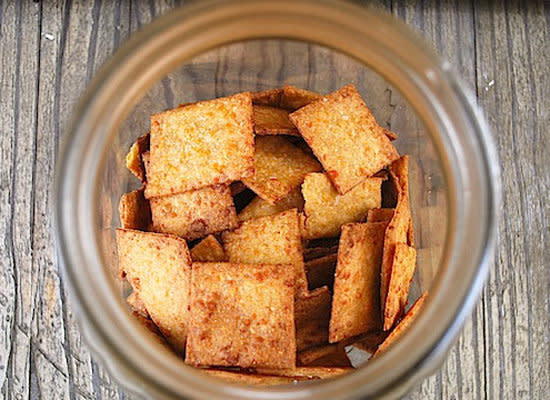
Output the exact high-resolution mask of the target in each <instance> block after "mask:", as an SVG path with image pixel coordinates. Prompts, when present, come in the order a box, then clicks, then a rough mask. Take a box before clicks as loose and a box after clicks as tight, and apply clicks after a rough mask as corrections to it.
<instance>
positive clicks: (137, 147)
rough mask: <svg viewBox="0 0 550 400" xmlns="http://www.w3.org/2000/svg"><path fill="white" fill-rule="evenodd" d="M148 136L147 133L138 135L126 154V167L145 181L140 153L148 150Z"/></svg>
mask: <svg viewBox="0 0 550 400" xmlns="http://www.w3.org/2000/svg"><path fill="white" fill-rule="evenodd" d="M149 137H150V136H149V133H146V134H145V135H143V136H140V137H138V138H137V140H136V141H135V142H134V144H132V147H130V151H129V152H128V154H127V155H126V168H128V169H129V170H130V172H131V173H132V174H134V175H135V176H136V177H137V178H138V179H139V180H140V181H142V182H145V170H144V167H143V160H142V155H143V153H145V152H146V151H149Z"/></svg>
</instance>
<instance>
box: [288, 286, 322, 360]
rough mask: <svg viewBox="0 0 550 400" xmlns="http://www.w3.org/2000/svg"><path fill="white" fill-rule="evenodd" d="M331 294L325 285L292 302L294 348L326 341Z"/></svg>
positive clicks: (298, 349)
mask: <svg viewBox="0 0 550 400" xmlns="http://www.w3.org/2000/svg"><path fill="white" fill-rule="evenodd" d="M330 303H331V295H330V291H329V290H328V288H327V287H326V286H323V287H321V288H318V289H315V290H312V291H311V292H308V293H305V294H302V295H300V296H298V297H297V298H296V301H295V303H294V319H295V323H296V350H297V351H302V350H305V349H307V348H310V347H312V346H317V345H319V344H324V343H328V323H329V320H330Z"/></svg>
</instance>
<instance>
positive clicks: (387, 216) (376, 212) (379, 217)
mask: <svg viewBox="0 0 550 400" xmlns="http://www.w3.org/2000/svg"><path fill="white" fill-rule="evenodd" d="M393 212H394V209H393V208H373V209H371V210H369V211H368V212H367V222H390V220H391V219H392V217H393Z"/></svg>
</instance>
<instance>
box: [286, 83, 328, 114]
mask: <svg viewBox="0 0 550 400" xmlns="http://www.w3.org/2000/svg"><path fill="white" fill-rule="evenodd" d="M322 97H323V95H321V94H319V93H315V92H312V91H310V90H306V89H300V88H297V87H295V86H285V87H284V88H283V93H282V95H281V102H280V105H281V107H282V108H286V109H287V110H292V111H294V110H297V109H298V108H300V107H303V106H305V105H307V104H309V103H311V102H314V101H316V100H319V99H320V98H322Z"/></svg>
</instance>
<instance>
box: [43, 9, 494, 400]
mask: <svg viewBox="0 0 550 400" xmlns="http://www.w3.org/2000/svg"><path fill="white" fill-rule="evenodd" d="M297 22H299V23H297ZM390 37H391V40H390V39H389V38H390ZM182 38H183V39H184V40H182ZM262 38H263V39H265V38H287V39H294V40H300V41H306V42H312V43H316V44H319V45H322V46H325V47H329V48H332V49H335V50H337V51H338V52H340V53H343V54H346V55H348V56H350V57H353V58H354V59H356V60H358V61H360V62H361V63H362V64H365V65H367V66H369V67H370V68H371V69H373V70H375V71H376V72H378V73H379V74H381V75H382V76H383V77H384V78H386V79H387V80H388V81H389V82H390V83H391V84H393V85H394V86H395V87H397V88H399V89H400V90H401V91H402V93H403V94H404V97H405V98H407V100H408V101H409V103H410V104H411V105H413V107H414V108H415V111H417V113H418V115H419V116H420V117H421V118H422V120H423V121H424V122H425V124H426V128H427V130H428V131H429V133H430V135H431V136H432V139H433V140H434V143H435V145H436V147H437V150H438V152H439V153H440V156H441V157H442V160H441V161H442V165H443V167H444V171H445V174H446V178H447V181H448V183H449V190H450V191H451V192H450V194H449V213H450V214H449V216H450V219H449V221H450V223H449V228H448V233H447V238H446V241H445V243H446V245H445V251H444V256H443V258H442V263H441V267H440V273H439V274H438V277H437V278H436V281H435V282H434V284H433V285H432V287H433V289H431V291H430V295H429V297H428V301H427V302H426V305H425V307H424V311H423V312H422V313H421V314H420V315H419V317H418V318H417V320H416V322H415V324H413V326H412V327H411V328H410V330H409V331H408V333H407V335H404V337H403V338H402V339H400V340H399V341H398V342H397V343H396V344H395V345H394V346H392V348H391V349H390V350H389V351H387V353H385V354H382V355H381V356H380V357H377V358H376V359H374V360H372V362H370V363H369V366H368V370H367V368H361V369H358V370H357V371H355V372H354V373H353V374H348V375H346V376H343V377H341V378H338V379H336V380H330V381H328V382H319V383H313V384H306V385H300V386H294V387H281V388H277V389H273V390H272V391H270V392H265V391H262V392H260V391H258V389H254V388H245V387H239V386H233V385H228V384H223V383H221V382H219V381H216V384H215V385H212V382H213V381H212V378H208V377H205V376H203V375H202V374H199V373H198V372H196V371H193V370H192V369H191V368H189V367H184V366H182V365H181V364H176V357H175V356H174V357H169V356H166V355H165V354H162V352H159V351H158V349H152V348H148V347H147V346H145V348H142V349H141V350H142V351H141V352H140V354H135V353H136V352H132V351H131V349H132V348H134V349H135V348H138V347H136V346H139V345H141V344H143V343H144V341H145V339H144V338H143V337H141V336H140V335H130V332H131V328H132V324H133V322H132V321H131V320H130V318H129V316H128V315H127V312H126V311H125V309H124V307H123V306H122V302H121V301H120V299H116V298H114V297H115V296H113V298H108V296H100V298H97V297H95V296H94V294H95V295H97V294H98V293H101V292H102V290H104V289H102V287H103V288H104V287H105V277H101V276H93V275H90V274H89V273H86V271H93V270H96V269H95V268H91V267H89V266H92V265H95V266H101V265H102V257H101V254H100V251H99V247H98V242H99V237H98V232H97V231H94V229H93V227H94V226H98V224H97V220H96V219H97V216H95V215H93V212H92V210H95V209H97V207H95V206H94V204H97V203H94V202H97V201H98V199H97V193H94V191H93V187H94V185H95V184H96V183H97V179H98V175H97V173H96V174H95V179H93V180H83V179H82V176H83V175H84V174H87V176H89V175H90V173H91V172H90V171H92V173H93V171H96V172H97V171H98V169H99V166H100V164H101V162H102V160H103V158H104V153H105V147H106V144H107V143H108V142H109V139H110V138H112V136H113V135H114V132H115V131H116V127H117V124H120V122H121V120H122V119H123V115H124V113H125V112H127V110H128V108H129V107H130V105H131V104H132V101H133V99H136V98H137V97H138V96H139V94H140V93H143V92H144V91H145V90H146V88H147V87H148V86H150V85H151V84H152V83H153V82H154V81H156V80H157V79H158V78H160V77H162V76H164V75H165V74H166V73H167V72H169V71H170V70H171V69H173V68H174V67H175V66H177V65H179V64H180V63H182V62H184V61H185V60H189V59H191V58H193V57H195V56H197V55H199V54H201V53H204V52H206V51H208V50H210V49H213V48H216V47H220V46H223V45H227V44H229V43H233V42H238V41H243V40H248V39H262ZM366 49H368V53H369V54H373V52H374V53H375V54H377V55H378V56H379V57H378V58H377V59H376V60H375V61H373V60H372V59H370V60H367V59H366V56H365V55H366V54H367V51H366ZM403 49H406V51H404V50H403ZM152 55H156V57H154V58H152V57H151V56H152ZM120 87H124V88H127V90H125V91H120V90H119V88H120ZM65 136H66V137H67V138H68V140H67V142H66V143H65V144H64V148H63V150H62V153H61V157H60V162H59V165H58V171H57V175H56V184H55V185H56V187H55V193H56V201H55V203H54V204H55V230H56V240H57V247H58V252H59V255H60V260H61V262H62V263H63V264H64V273H65V276H66V277H67V279H66V281H67V283H68V284H69V287H70V289H71V290H70V292H71V295H72V297H73V299H75V300H76V302H75V303H76V304H77V306H78V307H79V310H80V312H79V313H78V317H79V318H78V319H79V322H80V323H81V326H82V328H83V329H82V330H81V331H82V333H83V334H84V336H85V337H86V339H87V341H88V342H89V343H90V346H91V347H92V349H93V351H94V353H95V354H96V355H98V356H99V357H100V358H101V359H102V360H103V361H104V363H105V364H106V365H107V368H108V369H109V370H110V371H111V372H112V373H113V374H114V376H115V377H117V379H118V380H119V381H120V382H121V383H122V384H124V385H125V386H128V387H129V388H130V389H131V390H136V389H138V388H139V390H140V391H142V392H143V393H146V394H150V395H151V394H155V396H158V397H160V396H166V397H169V396H172V395H180V396H181V395H185V396H189V397H199V396H201V395H202V396H208V397H213V396H223V397H224V398H259V396H261V398H266V399H268V398H304V397H308V396H315V397H316V398H320V399H322V398H338V397H339V396H340V397H341V396H342V395H345V396H353V395H355V396H357V395H362V396H374V395H381V394H385V395H395V394H400V393H402V392H403V390H406V389H407V388H408V386H409V385H410V384H411V383H412V382H414V381H415V380H416V379H418V378H419V377H422V376H425V375H427V374H428V373H429V372H431V371H432V370H433V369H434V368H436V367H437V366H438V365H439V363H440V362H441V361H442V360H443V357H444V355H445V354H446V351H447V350H448V348H449V346H450V345H451V344H452V343H453V341H454V338H455V337H456V335H457V334H458V331H459V329H460V327H461V326H462V324H463V322H464V320H465V318H466V317H467V316H468V315H469V314H470V313H471V310H472V309H473V307H474V305H475V303H476V301H477V298H478V297H479V295H480V292H481V289H482V287H483V284H484V282H485V280H486V279H487V275H488V270H489V265H490V262H491V258H492V254H493V249H494V244H495V237H496V226H497V217H498V215H497V212H498V209H499V204H500V186H499V182H500V180H499V179H498V177H499V169H498V165H499V164H498V160H497V156H496V151H495V146H494V145H493V143H492V138H491V135H490V133H489V129H488V126H487V124H486V122H485V120H484V118H483V116H482V115H481V113H480V111H479V109H478V108H477V106H476V105H475V98H474V97H473V96H472V95H470V94H468V92H467V90H465V88H464V86H463V85H462V83H461V82H460V80H458V78H456V76H455V75H454V74H453V73H452V72H451V71H450V66H449V65H448V64H447V63H443V62H441V61H439V58H438V57H437V56H436V55H435V54H434V53H433V52H432V51H431V50H429V49H428V48H427V47H426V46H424V44H423V43H422V41H421V40H419V39H418V38H417V36H416V34H415V33H413V32H412V31H411V30H410V29H409V28H408V27H406V26H405V25H404V24H403V23H401V22H398V21H395V20H394V19H393V18H391V17H389V16H386V15H385V14H383V13H381V12H380V11H378V10H376V9H367V8H363V7H358V6H355V5H352V4H349V3H341V2H338V1H334V0H323V1H320V2H319V1H312V0H298V1H290V0H283V1H279V2H271V1H269V0H245V1H243V2H240V3H238V4H236V3H234V2H230V1H226V0H208V1H205V2H201V3H194V4H191V5H188V6H184V7H182V8H181V9H179V10H175V11H174V12H172V13H171V14H168V15H166V16H164V17H161V18H159V19H158V20H156V21H155V22H153V23H152V24H150V25H149V26H147V27H145V28H144V29H143V30H142V31H141V32H139V33H137V34H136V35H135V36H134V37H133V38H131V39H130V40H129V41H127V42H126V43H125V44H124V45H123V46H122V47H121V48H120V49H119V50H118V51H117V52H116V53H115V55H114V56H113V57H112V58H111V59H110V60H109V61H108V62H107V63H106V64H105V66H104V67H103V68H102V69H101V71H100V72H99V73H98V75H97V76H96V78H95V79H94V80H93V82H92V84H91V85H90V86H89V88H88V90H87V92H86V94H85V96H84V97H83V99H82V100H81V102H80V103H79V105H78V107H77V108H76V111H75V114H74V118H73V120H72V122H71V125H70V127H69V130H68V134H67V135H65ZM83 182H84V183H83ZM94 223H95V224H94ZM90 238H94V239H95V240H90ZM86 239H88V240H86ZM112 286H113V285H112V284H111V289H113V287H112ZM113 322H115V324H113ZM176 365H177V370H176ZM137 382H139V384H137ZM397 383H398V384H397Z"/></svg>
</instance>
